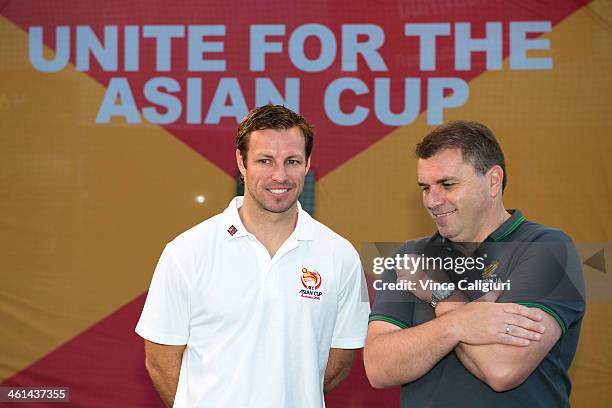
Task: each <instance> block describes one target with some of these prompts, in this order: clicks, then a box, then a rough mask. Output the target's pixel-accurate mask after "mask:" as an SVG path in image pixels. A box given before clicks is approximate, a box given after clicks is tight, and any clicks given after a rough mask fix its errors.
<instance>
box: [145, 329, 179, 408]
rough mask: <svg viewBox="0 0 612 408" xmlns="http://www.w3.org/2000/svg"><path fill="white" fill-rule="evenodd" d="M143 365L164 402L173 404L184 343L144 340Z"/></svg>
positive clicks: (169, 405) (169, 404)
mask: <svg viewBox="0 0 612 408" xmlns="http://www.w3.org/2000/svg"><path fill="white" fill-rule="evenodd" d="M144 343H145V356H146V360H145V365H146V367H147V371H148V372H149V376H150V377H151V380H152V381H153V385H155V388H156V389H157V392H158V393H159V396H160V397H161V399H162V401H163V402H164V404H165V405H166V406H167V407H168V408H170V407H172V405H173V404H174V397H175V396H176V388H177V386H178V380H179V373H180V371H181V361H182V359H183V351H184V350H185V347H186V346H185V345H182V346H169V345H165V344H158V343H153V342H151V341H148V340H145V341H144Z"/></svg>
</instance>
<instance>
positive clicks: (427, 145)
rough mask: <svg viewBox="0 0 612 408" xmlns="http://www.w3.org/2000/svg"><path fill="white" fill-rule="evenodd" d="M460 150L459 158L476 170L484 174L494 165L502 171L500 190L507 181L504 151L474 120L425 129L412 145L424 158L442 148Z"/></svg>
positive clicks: (485, 129)
mask: <svg viewBox="0 0 612 408" xmlns="http://www.w3.org/2000/svg"><path fill="white" fill-rule="evenodd" d="M453 148H459V149H461V153H462V155H463V160H465V161H468V162H470V163H472V165H473V166H474V168H475V169H476V171H477V172H478V173H480V174H485V173H486V172H487V171H489V170H490V169H491V167H493V166H495V165H498V166H499V167H501V168H502V170H503V171H504V179H503V181H502V191H503V190H504V189H505V188H506V183H507V181H508V177H507V173H506V161H505V159H504V153H503V152H502V150H501V147H500V146H499V143H498V142H497V139H496V138H495V135H493V132H491V130H490V129H489V128H488V127H486V126H485V125H483V124H482V123H478V122H470V121H465V120H455V121H451V122H448V123H445V124H444V125H441V126H438V127H437V128H435V129H434V130H432V131H431V132H429V133H428V134H427V135H426V136H425V137H424V138H423V140H422V141H421V143H419V144H417V146H416V151H415V153H416V156H417V157H418V158H420V159H428V158H430V157H431V156H433V155H435V154H436V153H438V152H439V151H441V150H444V149H453Z"/></svg>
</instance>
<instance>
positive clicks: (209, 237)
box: [167, 214, 223, 256]
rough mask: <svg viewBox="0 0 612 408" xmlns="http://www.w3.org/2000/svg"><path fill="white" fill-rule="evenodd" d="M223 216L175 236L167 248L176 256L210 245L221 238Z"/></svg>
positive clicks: (218, 215)
mask: <svg viewBox="0 0 612 408" xmlns="http://www.w3.org/2000/svg"><path fill="white" fill-rule="evenodd" d="M222 219H223V214H217V215H215V216H213V217H210V218H208V219H206V220H204V221H202V222H201V223H199V224H197V225H194V226H193V227H191V228H189V229H188V230H186V231H184V232H182V233H181V234H179V235H178V236H176V237H175V238H174V239H173V240H172V241H170V242H169V243H168V244H167V248H168V249H169V250H170V251H172V252H173V253H174V254H175V255H177V256H182V255H186V254H187V253H190V252H192V251H193V249H194V248H202V246H206V245H210V244H211V243H213V242H215V241H216V240H218V239H219V237H221V234H220V232H221V227H222V226H223V222H222Z"/></svg>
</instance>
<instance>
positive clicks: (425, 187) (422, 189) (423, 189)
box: [421, 186, 429, 191]
mask: <svg viewBox="0 0 612 408" xmlns="http://www.w3.org/2000/svg"><path fill="white" fill-rule="evenodd" d="M421 191H429V186H421Z"/></svg>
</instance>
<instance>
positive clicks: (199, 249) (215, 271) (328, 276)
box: [136, 197, 370, 408]
mask: <svg viewBox="0 0 612 408" xmlns="http://www.w3.org/2000/svg"><path fill="white" fill-rule="evenodd" d="M241 205H242V197H236V198H234V199H233V200H232V201H231V203H230V205H229V206H228V207H227V209H226V210H225V211H224V212H223V213H221V214H219V215H216V216H214V217H212V218H210V219H208V220H206V221H204V222H202V223H201V224H199V225H197V226H195V227H193V228H191V229H190V230H188V231H186V232H184V233H183V234H181V235H179V236H178V237H177V238H175V239H174V240H173V241H172V242H170V243H169V244H168V245H167V246H166V248H165V249H164V251H163V253H162V255H161V258H160V260H159V263H158V264H157V268H156V269H155V273H154V275H153V280H152V282H151V287H150V289H149V293H148V296H147V300H146V303H145V306H144V309H143V311H142V315H141V317H140V320H139V322H138V325H137V326H136V332H137V333H138V334H139V335H140V336H142V337H144V338H145V339H147V340H150V341H152V342H155V343H160V344H169V345H183V344H186V345H187V347H186V348H185V352H184V354H183V360H182V365H181V372H180V377H179V383H178V390H177V393H176V399H175V404H174V406H175V407H178V408H182V407H190V408H191V407H215V408H221V407H233V408H234V407H245V408H247V407H248V408H255V407H270V408H281V407H291V408H299V407H308V408H311V407H323V406H325V402H324V399H323V376H324V372H325V367H326V365H327V358H328V353H329V349H330V347H332V348H345V349H353V348H360V347H363V345H364V343H365V336H366V330H367V321H368V314H369V310H370V305H369V302H368V295H367V290H366V287H365V282H364V277H363V272H362V269H361V263H360V261H359V257H358V255H357V252H356V251H355V249H354V248H353V246H352V245H351V244H350V243H349V242H348V241H347V240H345V239H344V238H342V237H341V236H339V235H338V234H336V233H335V232H333V231H332V230H330V229H329V228H327V227H326V226H325V225H323V224H321V223H319V222H317V221H315V220H314V219H312V218H311V217H310V215H308V213H306V212H305V211H303V210H302V209H301V208H299V213H298V221H297V225H296V228H295V230H294V231H293V233H292V234H291V236H289V238H288V239H287V240H286V241H285V242H284V243H283V244H282V245H281V247H280V248H279V249H278V251H277V252H276V254H275V255H274V257H272V258H270V255H269V253H268V251H267V250H266V248H265V247H264V246H263V244H261V243H260V242H259V241H258V240H257V239H256V238H255V236H253V235H252V234H250V233H249V232H248V231H246V229H245V228H244V226H243V224H242V222H241V220H240V216H239V215H238V208H239V207H240V206H241Z"/></svg>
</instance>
